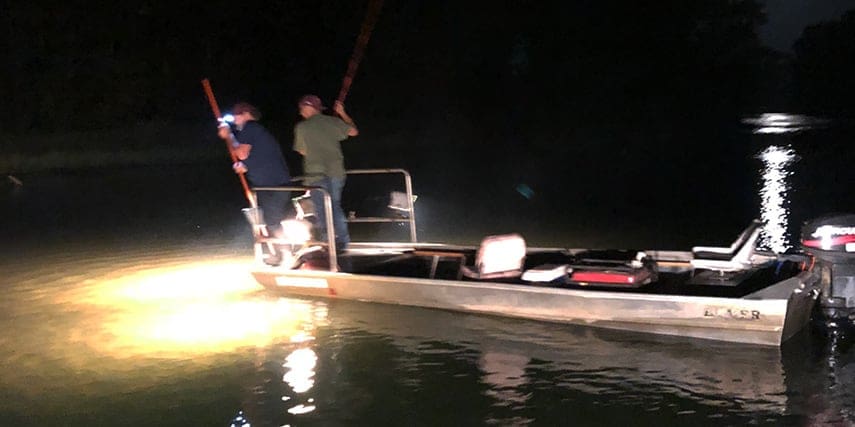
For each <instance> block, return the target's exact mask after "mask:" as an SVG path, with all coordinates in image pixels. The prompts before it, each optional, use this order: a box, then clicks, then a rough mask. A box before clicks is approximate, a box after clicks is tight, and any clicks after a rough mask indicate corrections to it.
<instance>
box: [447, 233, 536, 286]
mask: <svg viewBox="0 0 855 427" xmlns="http://www.w3.org/2000/svg"><path fill="white" fill-rule="evenodd" d="M525 254H526V246H525V239H523V238H522V236H520V235H519V234H503V235H498V236H487V237H485V238H484V240H482V241H481V246H480V247H479V248H478V252H477V253H476V254H475V265H474V266H473V267H470V266H465V265H464V266H461V268H460V271H461V272H462V273H463V275H464V276H466V277H468V278H470V279H500V278H512V277H519V276H520V275H522V269H523V263H524V262H525Z"/></svg>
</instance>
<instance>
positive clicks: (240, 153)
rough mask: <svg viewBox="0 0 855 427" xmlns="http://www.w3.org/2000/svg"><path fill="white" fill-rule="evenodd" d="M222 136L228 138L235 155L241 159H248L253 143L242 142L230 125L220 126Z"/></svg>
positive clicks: (230, 149)
mask: <svg viewBox="0 0 855 427" xmlns="http://www.w3.org/2000/svg"><path fill="white" fill-rule="evenodd" d="M217 133H218V134H219V136H220V138H222V139H224V140H226V142H228V143H229V151H231V152H232V154H234V155H235V157H237V158H238V159H240V160H246V158H247V157H249V152H250V150H252V145H249V144H241V143H240V142H239V141H238V140H237V138H235V135H234V134H233V133H232V130H231V128H229V126H228V125H225V126H220V129H219V131H218V132H217Z"/></svg>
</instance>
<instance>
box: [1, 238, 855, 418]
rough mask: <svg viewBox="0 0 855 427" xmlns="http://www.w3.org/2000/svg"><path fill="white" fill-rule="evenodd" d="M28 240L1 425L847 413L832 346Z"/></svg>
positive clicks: (7, 348)
mask: <svg viewBox="0 0 855 427" xmlns="http://www.w3.org/2000/svg"><path fill="white" fill-rule="evenodd" d="M200 254H205V255H204V256H203V255H200ZM41 255H42V256H40V257H32V258H30V257H22V259H23V261H21V262H16V263H14V265H8V267H9V268H8V269H6V267H7V266H6V265H4V266H3V268H4V270H6V271H9V272H10V275H9V276H8V277H9V279H8V281H7V282H6V284H5V285H4V290H5V291H6V296H7V298H4V299H3V300H2V301H0V309H2V310H3V312H4V313H5V314H6V315H5V316H4V317H3V318H2V320H0V323H2V325H0V326H2V328H3V330H4V331H9V333H5V334H3V335H2V337H0V362H2V363H0V377H2V378H3V383H2V387H0V395H2V396H3V397H8V398H5V399H3V400H0V415H3V416H4V417H7V418H5V419H11V420H15V421H17V424H18V425H51V424H57V423H61V424H66V425H91V424H104V423H106V422H107V421H106V420H109V419H111V417H114V416H117V413H116V411H118V412H120V413H121V416H122V423H123V424H124V425H151V423H152V420H153V419H154V420H157V421H158V422H155V424H158V425H228V424H229V422H230V421H231V420H233V419H234V417H235V414H238V413H239V411H242V414H243V416H245V417H246V421H247V422H249V423H251V424H252V425H254V426H259V425H261V426H264V425H285V424H289V425H303V424H305V423H308V424H314V425H329V424H353V423H357V424H360V423H362V424H390V423H391V424H400V423H409V421H413V420H418V422H415V423H417V424H419V423H426V424H434V425H435V424H483V423H488V424H498V425H525V424H530V423H538V424H558V423H562V422H565V421H567V420H574V421H576V422H578V423H580V424H591V423H600V422H605V423H609V422H613V423H616V422H624V421H628V420H633V421H636V422H639V423H653V422H659V421H662V420H665V419H668V420H672V419H675V417H676V419H678V420H680V422H685V423H689V422H701V423H711V422H715V423H718V422H722V423H724V424H743V423H745V422H752V421H753V422H760V423H763V422H772V423H778V422H781V421H787V420H790V421H792V420H793V419H795V420H796V421H798V422H803V421H805V420H811V419H823V420H832V421H834V420H836V421H846V420H848V421H852V420H853V419H855V418H853V417H852V407H851V406H847V404H841V403H838V402H839V401H843V400H845V399H849V400H848V401H849V402H851V401H853V400H855V399H852V398H853V397H855V394H853V391H852V386H851V385H849V384H850V383H852V382H851V381H849V379H851V378H852V376H851V374H852V372H851V369H850V370H847V369H846V368H845V367H846V366H847V363H846V361H848V360H850V359H851V357H849V356H847V355H846V353H845V351H844V352H842V353H841V354H837V355H835V357H834V359H833V360H834V361H836V364H835V365H829V364H823V363H822V360H823V359H822V358H821V357H820V358H817V357H816V356H813V360H815V361H818V362H819V363H816V364H810V365H806V364H805V361H806V360H810V359H811V358H810V357H807V356H806V353H805V351H806V350H798V351H796V353H795V354H788V353H787V352H784V353H783V354H782V353H781V351H779V350H778V349H768V348H757V347H740V346H733V345H725V344H711V343H703V342H688V343H687V342H684V341H680V340H673V339H659V338H654V337H648V336H644V335H638V334H623V333H614V332H607V331H599V330H595V329H590V328H583V327H568V326H562V325H551V324H544V323H538V322H521V321H517V320H509V319H498V318H492V317H485V316H472V315H465V314H460V313H451V312H445V311H436V310H421V309H413V308H405V307H395V306H384V305H375V304H364V303H350V302H342V301H334V302H330V301H326V300H303V299H291V298H279V297H275V296H271V295H270V294H268V293H266V292H263V291H261V290H260V288H259V287H258V286H257V285H256V284H255V282H254V281H253V280H252V278H251V277H250V276H249V275H248V273H247V270H246V263H247V262H249V261H250V257H249V256H248V255H247V256H243V255H241V256H234V255H233V252H232V250H231V249H228V248H218V247H206V248H196V249H193V250H184V249H182V250H170V249H168V248H162V247H161V248H153V247H140V248H138V249H136V250H134V251H123V252H120V253H111V252H110V251H108V250H104V249H101V250H98V249H97V248H91V249H87V250H82V251H81V250H61V251H59V252H58V253H56V254H44V253H42V254H41ZM807 354H808V355H809V354H810V353H809V352H808V353H807ZM817 359H819V360H817ZM788 360H789V362H788ZM794 365H795V368H794V367H793V366H794ZM829 374H833V375H829ZM829 378H834V386H835V388H834V390H833V392H830V391H828V390H827V387H828V386H829V381H830V380H829ZM817 402H819V403H817ZM849 405H851V404H849ZM110 408H119V409H110ZM153 414H155V415H153ZM153 416H154V418H153Z"/></svg>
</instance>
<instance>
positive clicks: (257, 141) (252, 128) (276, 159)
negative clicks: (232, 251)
mask: <svg viewBox="0 0 855 427" xmlns="http://www.w3.org/2000/svg"><path fill="white" fill-rule="evenodd" d="M232 114H233V115H234V117H235V119H234V123H235V127H236V128H237V132H235V133H234V140H232V139H231V135H232V132H231V129H230V128H229V127H228V126H223V127H220V130H219V135H220V138H223V139H225V140H226V141H230V142H231V150H232V152H233V153H234V154H235V156H236V157H237V158H238V159H239V160H240V161H238V162H236V163H235V164H234V165H233V168H234V170H235V172H237V173H240V172H245V173H246V176H247V178H249V182H250V183H252V186H253V187H279V186H283V185H288V184H289V183H290V182H291V176H290V174H289V173H288V165H287V164H286V163H285V158H284V157H283V156H282V148H281V147H280V146H279V142H277V141H276V138H274V137H273V135H271V134H270V132H268V131H267V129H265V128H264V126H262V125H261V124H259V123H258V121H257V120H259V119H260V118H261V113H259V112H258V109H256V108H255V107H254V106H252V105H251V104H248V103H246V102H239V103H237V104H235V106H234V107H233V109H232ZM257 195H258V206H259V207H260V208H261V210H262V211H263V212H264V222H265V223H266V224H267V230H268V233H270V235H271V236H276V235H278V233H279V231H280V229H281V225H280V223H281V222H282V220H284V219H285V215H286V213H287V206H288V204H289V203H290V193H289V192H288V191H259V192H258V193H257Z"/></svg>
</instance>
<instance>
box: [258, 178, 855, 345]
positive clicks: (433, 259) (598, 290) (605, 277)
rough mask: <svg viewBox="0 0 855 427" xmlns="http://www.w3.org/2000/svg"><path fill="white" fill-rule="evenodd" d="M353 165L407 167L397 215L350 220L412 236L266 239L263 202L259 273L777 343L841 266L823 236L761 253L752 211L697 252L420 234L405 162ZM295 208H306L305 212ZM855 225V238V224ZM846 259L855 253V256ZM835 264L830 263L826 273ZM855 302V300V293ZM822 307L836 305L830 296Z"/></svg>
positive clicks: (447, 303) (274, 279)
mask: <svg viewBox="0 0 855 427" xmlns="http://www.w3.org/2000/svg"><path fill="white" fill-rule="evenodd" d="M348 174H349V175H357V174H393V175H400V176H402V177H403V189H402V190H403V191H400V192H394V193H393V194H392V196H391V201H392V202H393V203H391V204H390V206H389V207H390V209H389V212H390V213H391V215H386V216H380V217H359V216H356V215H354V214H351V215H350V217H349V219H348V220H349V222H351V223H357V222H368V223H384V222H385V223H399V224H403V225H406V226H408V227H409V237H410V238H409V241H406V242H354V243H351V244H350V245H349V246H348V247H347V249H346V250H344V251H343V252H341V253H339V252H338V251H337V250H336V248H335V244H334V241H333V237H332V236H329V235H328V236H327V240H326V241H325V242H318V241H312V240H310V238H309V236H310V235H309V233H308V231H307V230H306V229H305V228H301V227H300V226H299V224H305V223H306V220H305V219H300V218H298V219H295V220H289V221H285V222H283V226H284V227H283V230H284V235H283V236H277V237H268V236H267V233H266V228H265V226H264V224H263V223H261V222H260V221H259V218H260V217H261V216H260V215H258V214H259V212H258V210H257V209H245V210H244V211H245V214H246V216H247V218H248V219H249V221H250V223H251V225H252V229H253V232H254V236H255V245H254V247H255V255H256V262H255V263H254V265H253V268H252V274H253V276H254V277H255V279H256V280H257V281H258V282H259V283H260V284H261V285H263V286H264V287H265V288H267V289H269V290H270V291H273V292H277V293H281V294H284V295H289V296H306V297H323V298H330V299H348V300H359V301H368V302H375V303H385V304H398V305H405V306H418V307H428V308H436V309H444V310H453V311H461V312H470V313H480V314H485V315H495V316H506V317H518V318H525V319H534V320H541V321H548V322H561V323H571V324H581V325H590V326H593V327H601V328H611V329H620V330H628V331H637V332H644V333H652V334H663V335H672V336H679V337H686V338H698V339H706V340H718V341H728V342H737V343H747V344H759V345H767V346H778V345H780V344H781V343H782V342H784V341H786V340H787V339H789V338H790V337H792V336H793V335H795V334H796V333H797V332H799V331H800V330H801V329H802V328H804V327H805V325H806V324H808V322H809V320H810V318H811V314H812V311H813V309H814V306H815V302H816V300H817V299H818V297H819V296H820V295H822V296H823V298H822V299H823V301H826V300H829V301H830V300H831V299H834V298H835V297H834V296H833V295H832V294H833V293H834V291H833V289H832V286H831V285H832V284H833V283H832V281H831V278H830V277H826V278H825V279H823V274H826V273H827V274H831V273H829V272H830V271H831V269H832V267H834V268H837V267H835V266H838V265H840V264H841V262H839V261H840V260H839V259H838V260H837V261H838V262H837V263H836V264H835V263H834V259H832V260H831V261H826V260H824V259H823V258H822V256H821V255H822V254H819V255H817V253H816V252H821V253H825V252H829V251H831V252H833V251H834V249H835V248H837V247H834V248H831V247H829V248H830V249H822V248H820V247H819V244H818V243H816V247H815V248H808V249H814V252H815V253H810V252H806V251H803V252H801V253H797V254H786V255H781V254H774V253H770V252H763V251H759V250H757V249H755V244H756V242H757V240H758V236H759V235H760V232H761V230H762V224H761V223H760V222H759V221H753V222H752V223H751V224H750V225H749V226H748V228H746V229H745V230H744V231H743V232H742V233H741V234H740V235H739V237H738V238H737V239H736V240H735V241H734V243H733V244H732V245H731V246H730V247H701V246H698V247H694V248H692V249H691V250H687V251H662V250H588V249H569V248H542V247H530V246H529V245H528V244H527V242H526V241H525V240H524V238H523V237H522V236H520V235H518V234H507V235H499V236H487V237H486V238H484V240H483V241H482V242H481V243H480V245H478V246H477V247H476V246H459V245H449V244H437V243H420V242H418V241H417V238H416V227H415V214H416V212H415V210H414V207H413V201H414V197H413V194H412V182H411V178H410V175H409V173H408V172H407V171H405V170H402V169H365V170H351V171H348ZM308 189H315V190H317V191H323V190H320V189H317V188H315V187H307V186H289V187H262V188H254V189H253V191H255V192H258V191H301V192H305V191H306V190H308ZM324 195H325V199H326V200H325V202H326V203H325V206H324V209H325V210H326V212H327V215H326V218H327V230H332V229H333V227H332V224H331V217H332V215H331V205H330V199H329V195H328V194H324ZM297 199H299V198H297ZM295 203H296V202H295ZM296 206H298V209H297V210H298V214H300V215H298V217H299V216H301V215H302V214H304V211H303V209H300V208H299V207H300V205H296ZM825 225H827V224H825ZM838 228H839V227H838ZM843 231H844V232H845V231H846V230H843ZM850 231H852V235H853V236H855V230H850ZM826 234H828V233H826ZM853 241H855V240H853ZM817 242H818V240H817ZM851 245H852V244H850V246H851ZM273 247H276V248H279V250H280V251H281V252H283V253H284V257H283V259H282V260H281V262H280V263H279V264H278V265H268V264H267V263H265V261H267V262H269V257H270V253H271V248H273ZM850 249H851V251H850V252H853V251H855V247H851V248H850ZM833 255H834V257H839V256H846V255H852V254H843V255H841V254H836V253H835V254H833ZM826 258H828V257H826ZM832 258H833V257H832ZM817 260H819V262H817ZM844 261H846V262H848V263H850V264H851V263H852V262H851V260H849V259H848V258H847V259H846V260H844ZM826 264H827V265H828V271H826V273H823V272H824V271H825V269H826V267H825V265H826ZM837 270H840V269H839V268H837ZM853 271H855V269H853ZM850 274H855V273H850ZM832 276H833V275H832ZM826 282H827V283H826ZM851 291H855V288H853V289H851ZM840 299H841V298H840V297H839V296H837V302H836V303H837V307H836V310H837V311H836V313H838V314H839V313H844V314H848V311H847V310H846V306H847V304H848V301H849V300H848V299H847V298H845V296H844V298H843V303H841V302H840ZM851 301H852V305H853V306H855V297H853V298H852V299H851ZM841 304H842V306H843V308H841V307H840V306H841ZM823 309H824V312H826V313H829V310H830V309H828V308H827V307H825V305H824V306H823Z"/></svg>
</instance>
